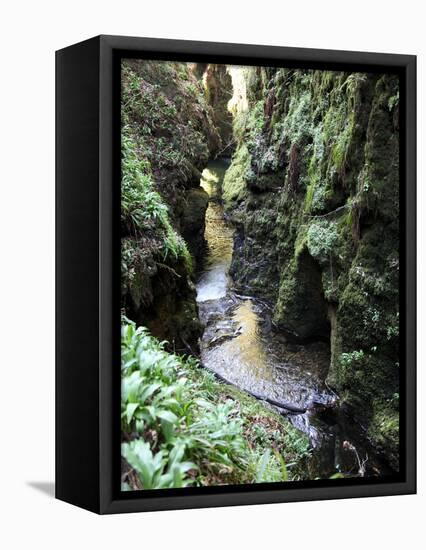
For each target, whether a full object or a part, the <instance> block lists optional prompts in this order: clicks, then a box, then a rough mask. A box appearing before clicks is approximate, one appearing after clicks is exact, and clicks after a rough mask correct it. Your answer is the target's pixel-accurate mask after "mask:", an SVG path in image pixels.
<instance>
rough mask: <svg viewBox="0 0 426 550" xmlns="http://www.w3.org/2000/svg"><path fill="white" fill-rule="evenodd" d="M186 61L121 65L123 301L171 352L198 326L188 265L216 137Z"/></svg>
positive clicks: (200, 237) (198, 236) (200, 238)
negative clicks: (203, 173) (205, 172)
mask: <svg viewBox="0 0 426 550" xmlns="http://www.w3.org/2000/svg"><path fill="white" fill-rule="evenodd" d="M192 69H193V67H191V66H190V65H189V64H185V63H171V62H150V61H145V60H127V61H125V62H124V63H123V67H122V143H123V164H122V223H121V232H122V305H123V310H124V312H125V314H126V315H127V316H128V317H129V318H131V319H132V320H134V321H136V322H137V323H138V324H142V325H145V326H147V327H148V328H149V329H150V331H151V332H152V334H153V335H155V336H157V337H158V338H160V339H166V340H168V341H169V343H170V347H171V348H172V349H175V350H177V351H186V352H187V351H188V348H191V349H196V347H197V341H198V337H199V335H200V331H201V325H200V322H199V320H198V312H197V306H196V302H195V288H194V284H193V272H194V267H195V263H196V261H197V257H198V254H199V253H200V250H202V245H203V243H204V216H205V211H206V208H207V203H208V195H207V193H205V192H204V191H203V190H202V189H201V188H200V187H199V184H200V177H201V171H202V170H203V168H204V167H205V165H206V164H207V161H208V160H209V158H211V157H212V156H214V155H215V154H216V153H217V152H218V151H219V150H220V148H221V146H222V141H221V138H220V135H219V133H218V131H217V129H216V127H215V124H214V121H213V118H212V116H213V109H212V108H211V107H210V106H209V104H208V103H207V101H206V100H205V97H204V87H203V85H202V82H201V81H200V80H199V78H197V76H196V75H194V73H193V70H192Z"/></svg>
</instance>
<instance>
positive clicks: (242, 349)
mask: <svg viewBox="0 0 426 550" xmlns="http://www.w3.org/2000/svg"><path fill="white" fill-rule="evenodd" d="M228 166H229V160H228V159H219V160H215V161H211V162H210V163H209V164H208V166H207V168H206V169H205V170H204V172H203V176H202V180H201V186H202V187H203V188H204V190H205V191H207V193H208V194H209V197H210V200H209V206H208V209H207V213H206V229H205V238H206V241H207V250H206V256H205V258H204V265H203V268H202V270H201V272H200V275H199V277H198V282H197V285H196V288H197V302H198V307H199V315H200V320H201V321H202V323H203V324H204V326H205V329H204V332H203V336H202V340H201V361H202V363H203V365H204V366H205V367H206V368H208V369H210V370H211V371H213V372H215V373H217V374H218V375H219V376H221V377H224V378H225V379H226V380H229V381H230V382H232V383H233V384H235V385H236V386H238V387H239V388H240V389H243V390H246V391H248V392H254V393H256V394H261V395H264V396H266V397H268V398H271V399H274V400H277V401H280V402H287V403H293V404H295V405H296V406H299V407H302V408H307V409H308V411H307V412H306V413H304V414H288V411H286V410H281V411H280V412H281V413H282V414H288V419H289V421H290V422H291V423H292V424H293V425H294V426H295V427H296V428H298V429H299V430H301V431H303V432H304V433H306V434H307V435H308V436H309V439H310V443H311V447H312V453H311V455H310V458H309V459H308V460H307V465H306V467H307V469H308V471H309V476H310V477H311V478H324V477H330V476H332V475H336V474H344V475H346V476H359V475H383V474H386V473H389V472H388V470H387V467H386V466H384V464H383V462H382V460H381V458H380V456H379V455H378V454H377V453H376V452H375V451H374V450H373V449H372V448H371V447H370V446H369V444H368V442H366V440H365V434H364V433H363V431H362V427H361V426H357V425H356V424H354V423H353V421H346V418H345V414H344V412H342V411H341V410H339V407H338V406H337V404H338V396H337V395H336V394H335V393H334V392H333V391H332V390H331V389H330V388H328V387H327V385H326V383H325V379H326V376H327V370H328V366H329V361H330V351H329V347H328V345H327V344H325V343H323V342H314V343H310V344H305V345H299V344H294V343H289V342H287V341H286V338H285V337H284V335H283V334H280V333H278V332H277V331H275V330H274V328H273V325H272V321H271V313H272V312H271V306H270V304H268V303H266V302H265V301H263V300H260V299H258V298H256V296H244V295H241V294H239V293H237V292H236V291H235V289H234V288H233V281H232V279H231V277H230V275H229V268H230V264H231V260H232V251H233V228H232V226H231V224H230V223H229V222H227V220H226V219H225V215H224V210H223V207H222V202H221V189H222V182H223V177H224V174H225V172H226V170H227V168H228ZM265 406H270V405H268V404H266V403H265Z"/></svg>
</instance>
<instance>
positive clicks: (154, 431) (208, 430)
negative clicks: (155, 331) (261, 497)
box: [121, 318, 303, 490]
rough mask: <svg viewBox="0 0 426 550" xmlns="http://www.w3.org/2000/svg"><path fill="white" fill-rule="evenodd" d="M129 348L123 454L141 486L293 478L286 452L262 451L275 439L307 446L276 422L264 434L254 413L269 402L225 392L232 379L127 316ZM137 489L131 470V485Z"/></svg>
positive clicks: (126, 485)
mask: <svg viewBox="0 0 426 550" xmlns="http://www.w3.org/2000/svg"><path fill="white" fill-rule="evenodd" d="M121 352H122V353H121V371H122V390H121V422H122V434H123V443H122V456H123V458H124V459H125V460H126V461H127V462H128V464H129V465H130V467H131V469H132V471H134V473H135V474H136V476H137V479H138V480H139V481H138V483H139V485H140V487H142V488H144V489H153V488H165V487H184V486H187V485H202V484H205V483H209V480H212V479H214V480H215V481H216V482H218V483H223V482H226V480H230V481H231V480H234V481H235V480H237V481H238V482H254V481H256V479H262V480H263V481H283V480H286V479H287V476H288V474H287V468H286V463H285V461H284V458H283V457H282V456H281V451H280V453H278V451H277V449H275V450H274V452H273V453H269V454H268V455H265V458H264V459H263V460H262V459H261V458H260V457H261V456H262V455H263V454H264V453H265V451H266V450H268V449H272V448H273V447H274V445H275V446H278V447H280V449H282V451H284V448H285V447H287V448H288V449H293V450H295V452H299V450H296V449H297V445H300V441H299V440H297V441H290V440H288V439H287V438H288V437H289V436H288V434H286V433H281V432H280V431H279V429H278V428H277V424H276V421H274V429H272V430H271V432H270V433H269V436H268V433H267V432H265V437H264V439H263V440H261V438H260V436H259V433H260V432H259V430H258V431H257V436H256V435H255V433H254V431H253V432H252V430H253V425H254V424H253V422H252V420H251V418H250V416H249V415H251V414H253V413H254V411H255V412H256V414H257V415H258V414H259V411H258V409H259V408H261V407H262V405H260V404H258V403H257V402H254V404H252V401H253V400H252V398H249V397H248V396H247V397H246V398H247V400H248V404H245V403H241V402H239V403H237V401H236V399H235V398H232V392H231V398H230V397H229V394H230V389H229V390H228V391H226V393H227V394H228V395H227V396H225V395H224V391H225V389H226V386H224V385H222V384H220V383H219V382H218V381H216V380H215V379H214V377H213V376H212V374H210V373H208V372H206V371H203V370H201V369H200V367H199V366H198V362H197V361H196V360H195V359H194V358H191V357H179V356H176V355H174V354H171V353H168V352H167V351H166V350H165V342H159V341H158V340H157V339H156V338H154V337H153V336H151V335H150V334H149V333H148V331H147V329H146V328H144V327H136V325H135V324H134V323H133V322H130V321H128V320H127V319H125V318H124V319H123V323H122V349H121ZM242 409H243V410H244V411H246V412H245V413H244V414H243V413H242ZM252 411H253V412H252ZM247 430H249V433H248V432H247ZM290 433H293V432H291V431H290ZM300 437H302V436H299V439H300ZM292 452H294V451H292ZM276 453H278V454H279V455H280V457H281V458H278V454H276ZM302 454H303V453H301V455H302ZM230 481H228V482H230ZM131 488H132V482H131V481H130V480H129V479H128V478H126V476H125V479H123V490H128V489H131Z"/></svg>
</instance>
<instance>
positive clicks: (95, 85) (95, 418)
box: [56, 35, 416, 514]
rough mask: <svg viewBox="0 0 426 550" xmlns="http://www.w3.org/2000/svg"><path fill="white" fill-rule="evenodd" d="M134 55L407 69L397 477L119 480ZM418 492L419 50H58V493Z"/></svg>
mask: <svg viewBox="0 0 426 550" xmlns="http://www.w3.org/2000/svg"><path fill="white" fill-rule="evenodd" d="M122 57H141V58H149V59H163V60H174V61H209V62H215V63H226V64H240V65H262V66H285V67H293V66H294V67H300V68H303V67H309V68H328V69H336V70H350V71H364V72H368V71H374V72H379V71H382V72H396V73H398V74H399V76H400V83H401V95H400V113H401V118H400V132H401V150H400V153H401V169H400V170H401V172H400V176H401V195H400V200H401V250H400V258H401V266H403V268H402V271H401V289H400V290H401V306H402V307H401V309H402V311H401V328H402V330H401V348H402V356H401V365H402V368H401V373H402V374H401V380H400V382H401V391H400V395H401V409H400V420H401V448H400V451H401V453H400V454H401V469H400V474H399V476H398V478H392V479H390V480H389V479H386V478H383V479H380V478H374V479H373V478H370V479H367V478H366V479H365V480H360V479H338V480H332V481H327V480H318V481H312V482H306V483H305V482H294V483H292V482H290V483H286V484H256V485H253V486H222V487H205V488H192V489H191V488H189V489H179V490H172V489H170V490H157V491H138V492H130V493H129V494H128V495H125V494H124V493H122V492H120V487H119V479H120V474H119V471H120V454H119V453H120V445H119V440H120V426H119V419H120V414H119V411H120V367H119V364H120V342H119V334H120V314H119V311H120V303H119V300H120V298H119V285H120V273H119V261H118V258H119V256H118V255H119V253H120V251H119V247H120V235H119V233H120V230H119V209H120V204H119V202H120V201H119V199H120V148H119V146H120V130H119V129H120V119H119V117H120V114H119V101H118V98H119V88H120V75H119V60H120V59H121V58H122ZM415 492H416V57H415V56H412V55H396V54H382V53H364V52H350V51H332V50H314V49H301V48H283V47H272V46H256V45H240V44H225V43H208V42H192V41H181V40H164V39H151V38H130V37H120V36H104V35H103V36H98V37H95V38H92V39H90V40H87V41H84V42H81V43H79V44H76V45H73V46H70V47H67V48H64V49H62V50H59V51H58V52H56V498H58V499H61V500H64V501H66V502H69V503H72V504H75V505H77V506H81V507H83V508H86V509H88V510H91V511H93V512H97V513H100V514H106V513H120V512H138V511H148V510H167V509H177V508H195V507H210V506H230V505H241V504H260V503H272V502H292V501H302V500H319V499H335V498H349V497H367V496H380V495H400V494H409V493H415Z"/></svg>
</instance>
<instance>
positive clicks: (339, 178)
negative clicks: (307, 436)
mask: <svg viewBox="0 0 426 550" xmlns="http://www.w3.org/2000/svg"><path fill="white" fill-rule="evenodd" d="M233 81H234V88H235V84H237V85H238V90H237V91H238V94H237V97H236V100H235V102H234V104H233V110H234V137H235V139H236V140H237V149H236V152H235V154H234V156H233V162H232V165H231V167H230V169H229V170H228V172H227V174H226V177H225V181H224V189H223V191H224V199H225V201H226V208H227V211H228V213H229V214H230V216H231V217H232V219H233V221H234V223H235V225H236V227H237V231H236V236H235V248H234V256H233V262H232V267H231V272H232V275H233V278H234V281H235V283H236V284H237V285H239V286H240V287H244V288H246V289H249V290H251V291H252V292H255V293H257V294H260V295H263V296H265V297H266V298H269V299H270V300H271V301H272V302H273V304H274V322H275V324H276V326H277V327H278V328H279V329H281V330H283V331H284V332H285V333H286V334H287V335H288V337H289V338H294V339H296V340H299V341H307V340H315V339H321V340H326V341H329V342H330V351H331V359H330V369H329V375H328V382H329V384H330V385H332V386H333V387H334V388H335V389H336V390H337V391H338V392H339V395H340V396H341V399H342V404H343V406H346V407H348V408H350V409H351V410H353V411H356V416H357V419H358V420H359V422H361V423H362V424H363V425H364V426H365V427H366V430H367V434H368V437H369V438H370V439H371V440H372V441H373V443H375V444H376V445H378V446H379V447H382V448H383V449H384V450H386V454H387V456H388V457H389V459H390V462H391V464H392V466H393V467H395V468H397V467H398V439H399V437H398V418H399V415H398V391H399V386H398V368H399V365H398V363H397V362H396V361H397V360H398V359H397V358H398V336H399V334H398V333H399V312H398V306H397V304H398V285H399V273H398V266H399V262H398V258H399V256H398V249H399V228H398V215H397V212H398V208H399V195H398V193H399V191H398V189H399V142H398V120H399V113H398V98H399V91H398V79H397V77H395V76H392V75H373V74H361V73H350V74H349V73H341V72H328V71H310V70H294V69H270V68H246V69H243V70H241V69H239V72H238V74H235V75H233ZM235 95H236V94H235V91H234V96H235Z"/></svg>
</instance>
